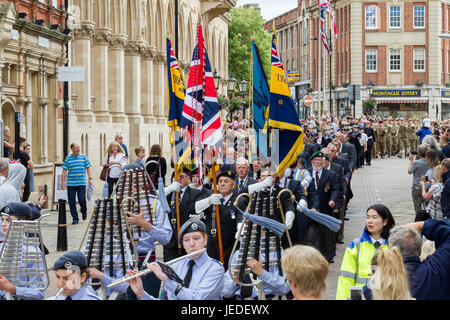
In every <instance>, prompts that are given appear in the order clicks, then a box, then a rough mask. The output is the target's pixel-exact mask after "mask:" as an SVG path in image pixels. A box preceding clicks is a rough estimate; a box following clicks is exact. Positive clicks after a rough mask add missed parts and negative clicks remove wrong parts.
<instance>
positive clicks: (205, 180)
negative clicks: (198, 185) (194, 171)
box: [203, 177, 209, 185]
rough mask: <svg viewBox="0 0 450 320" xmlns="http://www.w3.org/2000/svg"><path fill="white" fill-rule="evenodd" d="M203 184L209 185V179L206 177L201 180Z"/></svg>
mask: <svg viewBox="0 0 450 320" xmlns="http://www.w3.org/2000/svg"><path fill="white" fill-rule="evenodd" d="M203 184H204V185H205V184H209V178H208V177H205V178H204V179H203Z"/></svg>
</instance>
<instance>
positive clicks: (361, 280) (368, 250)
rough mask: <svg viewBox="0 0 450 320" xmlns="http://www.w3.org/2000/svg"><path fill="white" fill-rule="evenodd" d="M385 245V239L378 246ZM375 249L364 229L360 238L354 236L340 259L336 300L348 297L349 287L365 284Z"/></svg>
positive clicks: (370, 273)
mask: <svg viewBox="0 0 450 320" xmlns="http://www.w3.org/2000/svg"><path fill="white" fill-rule="evenodd" d="M387 247H388V246H387V242H386V241H385V243H384V244H383V245H382V246H381V247H380V248H381V249H387ZM376 251H377V250H376V249H375V246H374V245H373V243H372V240H371V238H370V235H369V234H368V233H366V232H365V231H364V232H363V234H362V236H361V238H356V239H355V240H353V241H352V242H351V243H350V244H349V245H348V247H347V249H345V253H344V258H343V259H342V265H341V271H340V274H339V278H338V285H337V291H336V300H346V299H347V298H350V287H352V286H361V287H364V286H365V285H366V283H367V281H368V280H369V278H370V276H371V275H372V258H373V256H374V255H375V252H376Z"/></svg>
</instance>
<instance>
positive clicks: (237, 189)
mask: <svg viewBox="0 0 450 320" xmlns="http://www.w3.org/2000/svg"><path fill="white" fill-rule="evenodd" d="M239 179H240V178H239V177H237V178H236V180H235V181H236V187H235V188H234V190H233V191H235V192H237V193H242V192H244V190H246V188H247V187H248V186H249V185H251V184H254V183H257V182H258V180H256V179H253V178H250V177H249V176H248V175H247V176H246V177H245V179H244V180H243V181H244V182H243V186H242V187H241V186H240V184H239Z"/></svg>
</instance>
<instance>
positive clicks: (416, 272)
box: [389, 219, 450, 300]
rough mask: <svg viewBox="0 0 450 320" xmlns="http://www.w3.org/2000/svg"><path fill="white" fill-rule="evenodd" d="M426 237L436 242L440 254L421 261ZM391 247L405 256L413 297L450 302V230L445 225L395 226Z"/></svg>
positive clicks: (425, 222)
mask: <svg viewBox="0 0 450 320" xmlns="http://www.w3.org/2000/svg"><path fill="white" fill-rule="evenodd" d="M420 233H422V234H420ZM422 236H424V237H425V238H427V239H428V240H431V241H434V244H435V247H436V251H435V252H434V253H433V254H431V255H429V256H428V257H427V258H426V259H425V260H423V261H420V254H421V250H422ZM389 247H391V248H392V247H398V248H399V250H400V253H401V254H402V256H403V262H404V263H405V267H406V272H407V275H408V282H409V287H410V290H411V295H412V297H413V298H415V299H417V300H449V299H450V227H449V226H448V225H447V224H446V223H445V222H443V221H440V220H435V219H429V220H427V221H420V222H414V223H409V224H407V225H404V226H398V227H395V228H393V229H392V231H391V233H390V235H389Z"/></svg>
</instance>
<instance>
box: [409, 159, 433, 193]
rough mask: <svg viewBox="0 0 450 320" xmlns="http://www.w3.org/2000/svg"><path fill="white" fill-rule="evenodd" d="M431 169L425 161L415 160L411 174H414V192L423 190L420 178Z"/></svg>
mask: <svg viewBox="0 0 450 320" xmlns="http://www.w3.org/2000/svg"><path fill="white" fill-rule="evenodd" d="M428 169H430V167H429V166H428V163H427V161H426V160H425V159H419V160H415V161H414V162H413V164H412V166H411V172H412V173H413V185H412V190H414V189H422V187H421V186H420V178H421V177H422V176H423V175H425V174H426V173H427V171H428Z"/></svg>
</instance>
